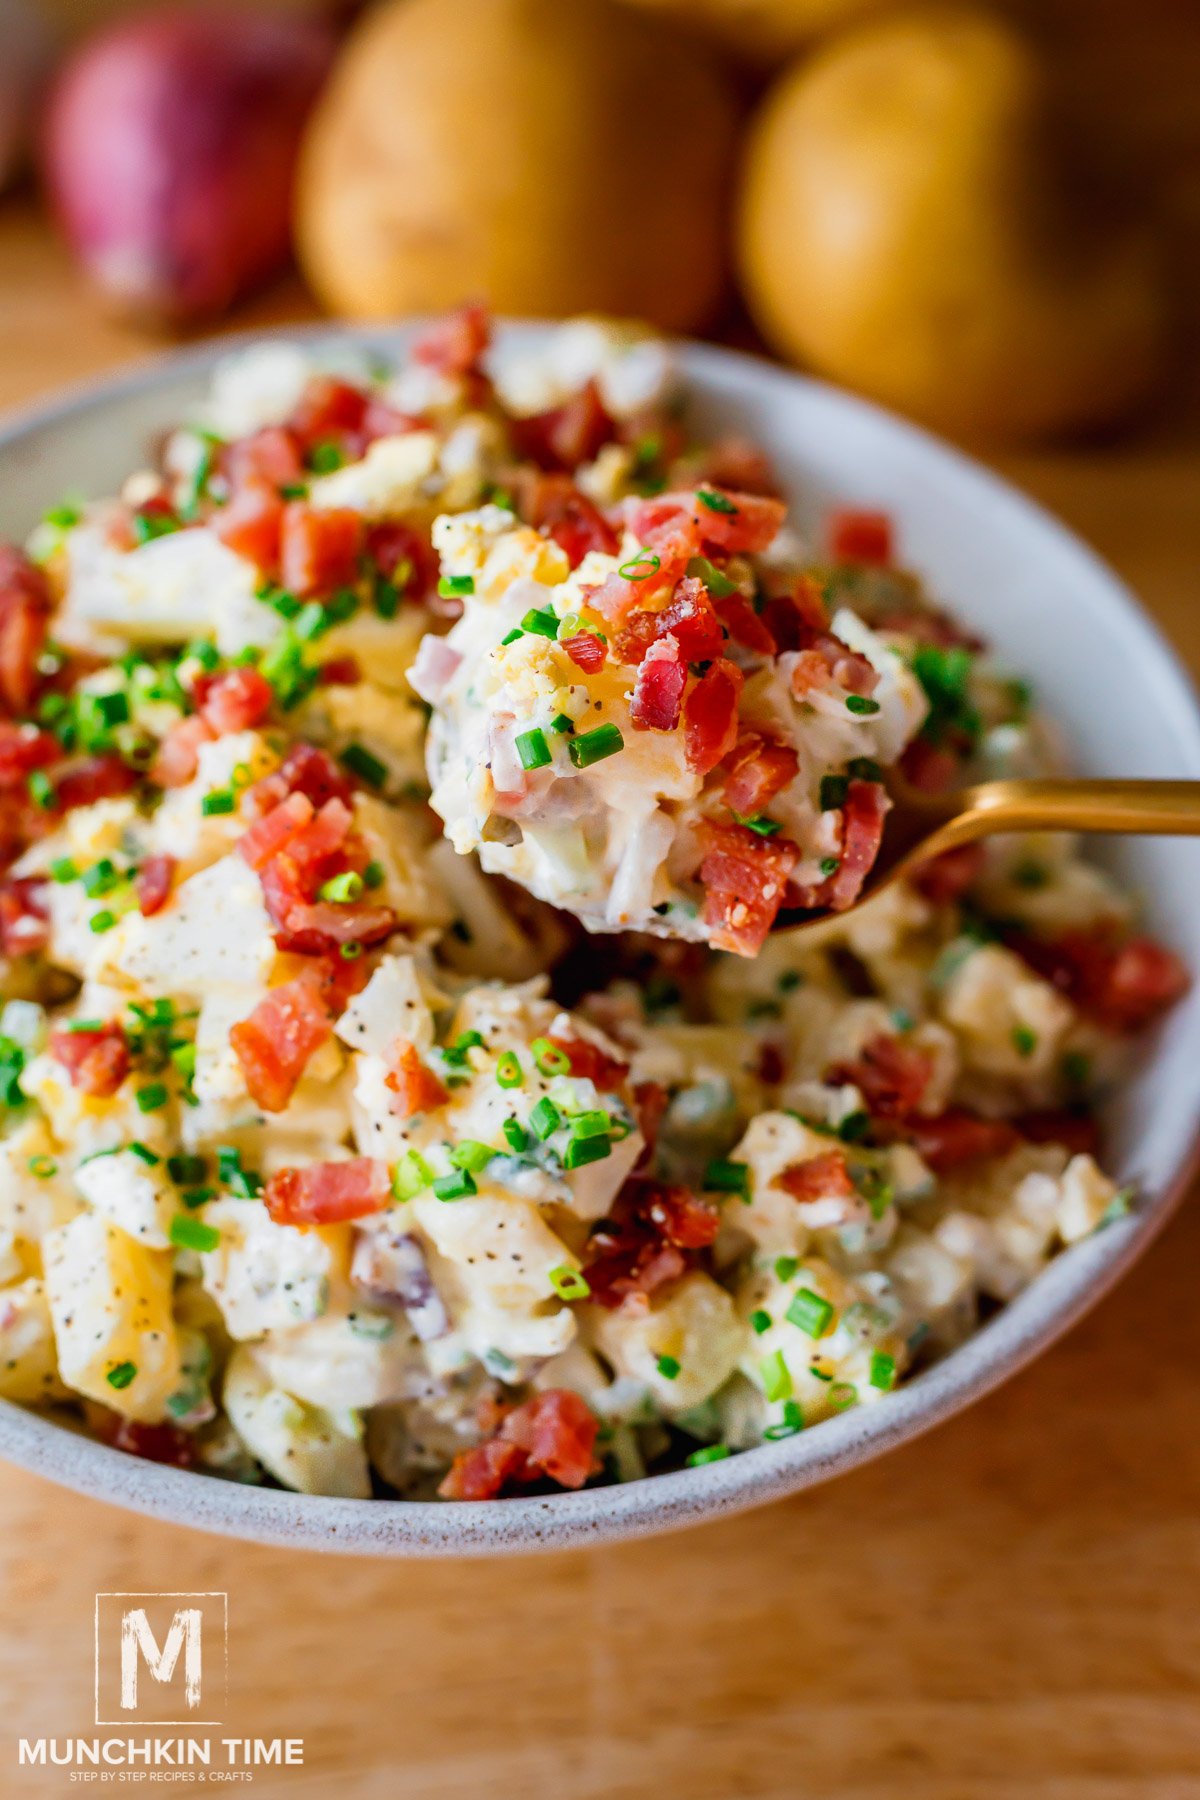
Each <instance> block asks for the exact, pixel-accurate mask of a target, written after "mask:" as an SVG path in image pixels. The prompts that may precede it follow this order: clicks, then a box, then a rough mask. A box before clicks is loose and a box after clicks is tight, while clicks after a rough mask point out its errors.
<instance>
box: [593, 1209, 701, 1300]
mask: <svg viewBox="0 0 1200 1800" xmlns="http://www.w3.org/2000/svg"><path fill="white" fill-rule="evenodd" d="M590 1250H598V1251H599V1252H600V1254H599V1255H598V1256H596V1257H595V1259H594V1260H593V1261H590V1262H588V1263H587V1264H585V1266H584V1271H583V1272H584V1275H585V1277H586V1279H587V1284H588V1287H589V1288H590V1290H591V1296H592V1299H593V1300H594V1301H595V1302H596V1304H597V1306H604V1307H607V1308H608V1309H609V1310H610V1311H612V1310H615V1308H616V1307H618V1306H623V1305H624V1303H625V1301H626V1300H628V1299H630V1298H631V1296H632V1295H634V1294H641V1295H649V1294H654V1293H657V1291H658V1289H659V1288H662V1287H667V1286H669V1285H670V1283H671V1282H673V1281H678V1280H679V1278H680V1276H681V1275H685V1274H686V1273H687V1270H688V1266H689V1265H688V1259H687V1257H686V1255H685V1254H684V1252H683V1251H682V1250H680V1249H679V1248H678V1247H677V1246H676V1245H675V1244H664V1243H662V1242H660V1241H659V1240H658V1239H657V1238H655V1237H654V1236H652V1235H651V1234H650V1233H649V1232H640V1233H639V1232H637V1231H636V1230H634V1229H633V1228H628V1229H627V1228H621V1229H618V1230H614V1231H609V1230H607V1229H605V1228H599V1227H598V1228H597V1229H596V1230H595V1231H593V1233H592V1235H591V1238H590V1240H589V1251H590Z"/></svg>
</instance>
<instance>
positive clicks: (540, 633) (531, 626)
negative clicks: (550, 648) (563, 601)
mask: <svg viewBox="0 0 1200 1800" xmlns="http://www.w3.org/2000/svg"><path fill="white" fill-rule="evenodd" d="M521 630H522V631H528V632H532V634H533V635H534V637H544V638H556V637H557V636H558V614H557V613H555V612H551V610H550V608H549V607H548V606H531V607H530V609H529V611H528V612H527V613H526V614H525V617H524V618H523V619H522V620H521Z"/></svg>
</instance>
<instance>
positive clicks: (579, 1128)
mask: <svg viewBox="0 0 1200 1800" xmlns="http://www.w3.org/2000/svg"><path fill="white" fill-rule="evenodd" d="M611 1130H612V1120H611V1119H610V1118H609V1116H608V1114H607V1113H606V1112H601V1111H600V1109H599V1107H597V1108H595V1109H594V1110H593V1111H591V1112H581V1113H576V1114H575V1117H574V1118H573V1119H572V1120H571V1136H572V1137H576V1138H590V1137H602V1136H603V1137H607V1136H608V1134H609V1132H610V1131H611Z"/></svg>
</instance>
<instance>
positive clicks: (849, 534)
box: [828, 507, 893, 568]
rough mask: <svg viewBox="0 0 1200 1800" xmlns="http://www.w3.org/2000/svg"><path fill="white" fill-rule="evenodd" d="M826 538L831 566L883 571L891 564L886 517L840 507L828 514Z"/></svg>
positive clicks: (889, 523)
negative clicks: (857, 565)
mask: <svg viewBox="0 0 1200 1800" xmlns="http://www.w3.org/2000/svg"><path fill="white" fill-rule="evenodd" d="M828 536H829V554H830V556H831V557H832V559H833V561H834V562H835V563H865V564H867V565H869V566H872V567H878V568H883V567H886V565H887V564H888V563H890V562H891V561H892V556H893V547H892V521H891V519H890V518H889V517H888V515H887V514H886V513H883V512H866V511H863V510H861V509H859V508H856V507H843V508H841V509H840V510H838V511H837V512H833V513H830V515H829V526H828Z"/></svg>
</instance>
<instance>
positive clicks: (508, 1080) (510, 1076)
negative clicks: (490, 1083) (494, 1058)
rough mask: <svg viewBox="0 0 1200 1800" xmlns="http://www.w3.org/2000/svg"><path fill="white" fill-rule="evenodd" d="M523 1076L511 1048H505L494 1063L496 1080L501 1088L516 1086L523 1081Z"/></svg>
mask: <svg viewBox="0 0 1200 1800" xmlns="http://www.w3.org/2000/svg"><path fill="white" fill-rule="evenodd" d="M524 1080H525V1076H524V1074H523V1073H522V1070H521V1064H520V1061H519V1059H518V1057H517V1055H516V1052H515V1051H513V1050H506V1051H505V1052H504V1055H503V1056H502V1057H501V1058H500V1060H499V1062H498V1063H497V1064H496V1081H497V1084H498V1085H499V1086H500V1087H502V1088H517V1087H521V1086H522V1084H523V1083H524Z"/></svg>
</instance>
